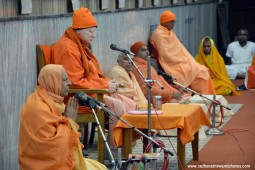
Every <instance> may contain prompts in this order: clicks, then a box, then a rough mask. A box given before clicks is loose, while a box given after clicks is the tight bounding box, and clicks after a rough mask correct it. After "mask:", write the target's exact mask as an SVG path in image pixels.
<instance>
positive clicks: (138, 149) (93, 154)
mask: <svg viewBox="0 0 255 170" xmlns="http://www.w3.org/2000/svg"><path fill="white" fill-rule="evenodd" d="M228 107H229V108H231V111H232V112H233V113H236V112H237V111H238V110H239V109H240V108H241V107H242V104H229V105H228ZM231 117H232V116H228V117H225V122H224V123H223V125H222V126H224V125H225V124H226V123H227V122H228V121H229V120H230V119H231ZM222 126H221V127H222ZM203 135H204V136H203ZM200 136H202V137H201V138H200V140H199V149H201V148H203V147H204V146H205V144H206V143H207V142H208V141H209V140H210V139H211V138H212V136H211V135H207V136H205V134H202V135H201V134H200ZM158 139H160V140H162V141H163V142H164V144H165V145H166V148H167V149H169V150H170V151H171V152H173V153H174V156H169V159H170V164H169V169H171V170H177V169H178V164H177V157H176V155H177V154H176V147H177V139H176V137H171V138H168V137H158ZM95 140H96V137H95ZM142 146H143V144H142V141H141V140H137V144H136V145H135V146H134V147H133V154H141V153H142V148H143V147H142ZM96 147H97V144H96V141H95V142H94V144H93V145H89V148H88V149H86V150H84V153H86V154H87V156H86V157H88V158H92V159H97V148H96ZM113 154H114V155H115V153H113ZM115 159H117V156H116V155H115ZM191 159H192V150H191V143H189V144H187V145H186V162H189V161H190V160H191ZM163 161H164V158H163V153H161V157H160V159H159V160H158V161H157V163H158V167H159V169H160V167H161V166H162V165H163ZM105 164H109V161H107V160H106V161H105Z"/></svg>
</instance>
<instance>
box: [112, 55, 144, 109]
mask: <svg viewBox="0 0 255 170" xmlns="http://www.w3.org/2000/svg"><path fill="white" fill-rule="evenodd" d="M130 57H131V59H133V58H134V56H132V55H131V56H130ZM117 63H118V64H117V65H116V66H115V67H113V68H112V69H111V70H110V71H109V73H108V77H109V78H111V79H112V80H116V81H117V82H118V83H119V85H118V86H119V88H118V91H117V92H118V93H120V94H122V95H124V96H126V97H129V98H131V99H132V100H134V101H135V102H136V103H137V105H138V107H140V108H141V107H144V106H147V99H146V98H145V96H144V94H143V92H142V90H141V87H140V86H139V84H138V82H137V80H136V78H135V76H134V74H133V73H132V72H131V71H132V70H133V67H134V66H133V64H132V62H131V61H130V59H129V58H128V57H127V56H126V55H125V54H124V53H120V54H119V56H118V59H117Z"/></svg>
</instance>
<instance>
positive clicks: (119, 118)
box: [90, 100, 174, 163]
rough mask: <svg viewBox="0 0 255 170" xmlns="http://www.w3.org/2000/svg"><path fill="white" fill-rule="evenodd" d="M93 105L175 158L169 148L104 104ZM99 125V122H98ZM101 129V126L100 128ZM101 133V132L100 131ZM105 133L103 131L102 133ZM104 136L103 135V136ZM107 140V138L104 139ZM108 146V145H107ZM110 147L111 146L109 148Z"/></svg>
mask: <svg viewBox="0 0 255 170" xmlns="http://www.w3.org/2000/svg"><path fill="white" fill-rule="evenodd" d="M90 101H91V103H93V105H94V106H96V107H97V108H98V109H100V110H103V111H105V112H107V113H110V114H111V115H113V116H115V117H116V118H117V119H118V120H120V121H122V122H123V123H125V124H126V125H128V126H129V127H130V128H131V129H133V130H134V131H136V132H137V133H139V134H140V135H142V136H143V137H145V138H146V139H148V140H150V141H151V142H153V143H154V144H155V145H157V146H158V147H159V148H161V149H163V150H164V151H165V152H166V153H168V154H169V155H171V156H173V155H174V154H173V153H172V152H171V151H169V150H168V149H167V148H165V147H164V146H160V144H159V143H158V142H157V141H155V140H154V139H152V138H151V137H149V136H148V135H146V134H144V133H143V132H142V131H140V130H139V129H137V128H136V127H134V126H133V125H131V124H130V123H128V122H127V121H125V120H124V119H122V118H121V117H119V116H118V115H116V114H115V113H113V112H112V111H111V110H109V109H108V108H106V107H105V106H104V104H103V103H100V104H97V103H95V102H93V101H92V100H90ZM98 123H99V122H98ZM99 127H100V126H99ZM99 129H100V128H99ZM100 131H101V130H100ZM102 133H103V131H102ZM102 136H103V135H102ZM104 139H105V138H104ZM107 146H108V144H107ZM108 147H109V146H108ZM112 163H115V162H114V161H112Z"/></svg>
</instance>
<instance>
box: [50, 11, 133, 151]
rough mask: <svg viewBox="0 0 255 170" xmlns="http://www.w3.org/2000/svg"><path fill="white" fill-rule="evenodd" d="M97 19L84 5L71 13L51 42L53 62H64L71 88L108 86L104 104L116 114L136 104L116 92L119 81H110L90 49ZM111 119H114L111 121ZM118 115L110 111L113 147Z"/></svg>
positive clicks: (125, 111) (109, 138)
mask: <svg viewBox="0 0 255 170" xmlns="http://www.w3.org/2000/svg"><path fill="white" fill-rule="evenodd" d="M96 29H97V21H96V19H95V18H94V17H93V15H92V14H91V12H90V11H89V10H88V9H87V8H80V9H79V10H76V11H74V13H73V23H72V27H68V28H67V30H66V31H65V33H64V35H63V36H62V37H61V38H60V39H59V40H58V41H57V42H56V43H55V44H54V49H53V59H52V60H53V61H52V62H53V63H56V64H62V65H64V67H65V69H66V72H67V74H68V76H69V78H70V80H71V82H72V84H73V87H76V88H84V89H109V93H110V96H108V95H104V101H105V104H106V106H107V107H108V108H109V109H110V110H111V111H112V112H114V113H115V114H117V115H118V116H121V115H122V114H123V113H127V112H128V111H129V110H130V109H132V110H133V109H135V108H136V107H137V106H136V103H135V102H134V101H133V100H131V99H129V98H127V97H125V96H122V95H119V94H116V91H117V89H118V83H116V82H114V81H110V79H108V78H107V77H106V76H105V75H104V74H103V72H102V70H101V68H100V65H99V63H98V61H97V58H96V57H95V56H94V55H93V53H92V52H91V51H90V49H89V45H90V44H91V42H92V40H93V39H94V38H95V37H96ZM112 121H113V122H112ZM116 121H117V118H116V117H115V116H113V115H111V114H110V124H109V130H108V136H107V140H108V142H109V146H110V147H111V148H113V149H114V148H115V144H114V141H113V136H112V132H113V128H114V126H115V124H116Z"/></svg>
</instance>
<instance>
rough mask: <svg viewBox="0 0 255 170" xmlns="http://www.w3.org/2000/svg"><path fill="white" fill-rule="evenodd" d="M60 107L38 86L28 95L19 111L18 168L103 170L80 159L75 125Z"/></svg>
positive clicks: (96, 164) (95, 163)
mask: <svg viewBox="0 0 255 170" xmlns="http://www.w3.org/2000/svg"><path fill="white" fill-rule="evenodd" d="M58 106H59V104H58ZM60 110H64V109H59V108H58V107H57V105H56V103H55V102H54V101H53V99H52V98H51V97H50V96H49V95H48V94H47V92H46V90H45V89H44V88H42V87H41V86H38V87H37V88H36V90H35V92H34V93H32V94H30V95H29V96H28V98H27V101H26V103H25V104H24V105H23V107H22V110H21V112H20V131H19V141H18V159H19V165H20V169H21V170H28V169H38V170H40V169H44V170H52V169H59V170H70V169H73V170H81V169H82V170H90V169H92V170H93V169H94V170H96V169H98V168H99V169H106V167H105V166H104V165H102V164H100V163H99V162H96V161H95V160H91V159H84V158H83V156H82V152H81V149H82V146H81V144H80V141H79V136H80V134H79V133H78V132H77V128H78V127H77V124H76V123H75V122H73V121H72V120H71V119H69V118H66V117H65V116H62V113H61V111H60ZM74 126H76V129H75V130H74Z"/></svg>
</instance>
